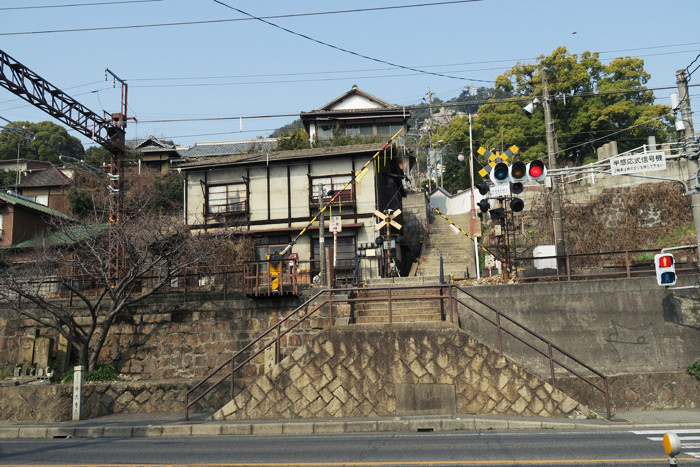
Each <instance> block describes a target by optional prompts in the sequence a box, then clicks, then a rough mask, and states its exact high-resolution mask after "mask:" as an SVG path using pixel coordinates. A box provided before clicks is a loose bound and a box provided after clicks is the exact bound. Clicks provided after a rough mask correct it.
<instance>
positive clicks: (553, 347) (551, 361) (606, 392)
mask: <svg viewBox="0 0 700 467" xmlns="http://www.w3.org/2000/svg"><path fill="white" fill-rule="evenodd" d="M449 287H454V288H455V289H456V290H459V291H460V292H462V293H464V294H465V295H467V296H468V297H470V298H471V299H473V300H475V301H476V302H478V303H479V304H481V305H483V306H485V307H486V308H488V309H489V310H491V311H493V312H494V313H496V320H495V321H494V320H492V319H491V318H489V317H488V316H486V315H484V314H483V313H481V312H479V311H478V310H476V309H474V308H472V307H471V306H469V305H468V304H466V303H464V302H463V301H462V300H460V299H459V298H457V297H456V294H452V299H453V300H455V301H456V302H457V303H459V304H461V305H462V306H464V307H465V308H467V309H468V310H470V311H472V312H473V313H475V314H477V315H478V316H479V317H481V318H483V319H485V320H486V321H488V322H489V323H491V324H493V325H494V326H496V328H497V330H498V346H499V349H498V351H499V353H500V354H503V338H502V333H503V332H505V333H506V334H508V335H510V336H511V337H514V338H515V339H517V340H518V341H520V342H521V343H523V344H525V345H526V346H528V347H529V348H531V349H532V350H534V351H535V352H537V353H539V354H540V355H542V356H544V357H547V358H548V359H549V367H550V373H551V381H552V387H553V388H556V387H557V386H556V377H555V374H554V364H557V365H559V366H560V367H562V368H563V369H565V370H566V371H568V372H569V373H571V374H573V375H574V376H576V377H577V378H579V379H581V380H582V381H584V382H585V383H587V384H589V385H591V386H593V388H595V389H597V390H598V391H600V392H602V393H603V395H604V397H605V409H606V413H607V418H608V420H609V419H610V417H611V408H610V392H609V390H608V379H607V377H606V376H605V375H604V374H603V373H601V372H600V371H598V370H595V369H594V368H592V367H591V366H589V365H588V364H586V363H584V362H583V361H581V360H579V359H578V358H576V357H574V356H573V355H571V354H570V353H569V352H567V351H565V350H564V349H562V348H561V347H559V346H558V345H556V344H553V343H552V342H551V341H550V340H549V339H546V338H544V337H542V336H540V335H539V334H537V333H536V332H535V331H533V330H531V329H530V328H528V327H527V326H525V325H523V324H521V323H520V322H518V321H517V320H515V319H514V318H511V317H510V316H508V315H507V314H505V313H503V312H501V311H499V310H497V309H496V308H494V307H492V306H491V305H489V304H487V303H486V302H484V301H483V300H481V299H480V298H478V297H476V296H475V295H474V294H472V293H470V292H468V291H467V290H465V289H463V288H462V287H460V286H458V285H454V284H450V285H449ZM501 318H503V319H505V320H507V321H509V322H510V323H512V324H513V325H514V326H516V327H518V328H520V329H522V330H523V331H525V332H526V333H528V334H529V335H531V336H533V337H535V338H537V339H538V340H539V341H541V342H542V343H544V344H546V345H547V350H548V351H547V352H546V353H545V352H544V351H542V350H541V349H539V348H537V347H536V346H534V344H531V343H530V342H528V341H527V340H526V339H524V338H522V337H521V336H518V335H516V334H514V333H513V332H512V331H510V330H508V329H506V328H504V327H503V324H502V323H501ZM554 350H556V351H557V352H559V353H561V354H562V355H564V356H565V357H566V358H568V359H570V360H571V361H574V362H576V363H577V364H579V365H581V366H582V367H583V368H585V369H586V370H588V371H590V372H591V373H593V374H594V375H596V376H598V377H599V378H601V379H602V381H603V387H602V388H601V387H600V386H598V385H597V384H595V383H594V382H593V381H592V380H591V379H589V378H587V377H585V376H583V375H581V374H579V373H578V372H576V371H575V370H574V369H572V368H570V367H569V366H568V365H567V364H566V363H564V362H562V361H559V360H558V359H556V358H555V356H554Z"/></svg>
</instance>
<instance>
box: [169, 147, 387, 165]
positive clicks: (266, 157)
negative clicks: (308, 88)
mask: <svg viewBox="0 0 700 467" xmlns="http://www.w3.org/2000/svg"><path fill="white" fill-rule="evenodd" d="M382 146H383V144H382V143H373V144H356V145H353V146H332V147H321V148H311V149H295V150H293V151H274V152H269V153H268V152H259V153H255V154H226V155H221V156H212V157H206V158H196V157H195V158H183V159H182V160H180V161H177V162H175V164H174V165H173V166H174V167H178V168H183V169H187V168H199V167H206V166H217V165H242V164H255V163H265V162H272V161H280V160H289V159H304V158H317V157H329V156H337V155H345V154H361V153H374V152H376V151H379V150H380V149H381V148H382Z"/></svg>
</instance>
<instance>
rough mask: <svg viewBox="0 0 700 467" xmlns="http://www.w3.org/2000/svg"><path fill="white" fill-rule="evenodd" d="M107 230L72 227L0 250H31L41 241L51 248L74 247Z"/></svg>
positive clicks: (105, 225) (102, 226) (83, 226)
mask: <svg viewBox="0 0 700 467" xmlns="http://www.w3.org/2000/svg"><path fill="white" fill-rule="evenodd" d="M108 228H109V224H95V225H73V226H69V227H66V228H64V229H62V230H53V231H51V232H49V233H45V234H43V235H41V236H39V237H35V238H30V239H29V240H25V241H23V242H19V243H16V244H14V245H0V249H22V248H33V247H34V246H35V245H36V243H37V241H39V239H41V241H42V242H43V243H45V244H46V245H51V246H66V245H75V244H76V243H80V242H82V241H83V240H86V239H88V238H90V237H92V236H94V235H97V234H99V233H102V232H104V231H105V230H107V229H108Z"/></svg>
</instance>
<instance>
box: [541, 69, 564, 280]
mask: <svg viewBox="0 0 700 467" xmlns="http://www.w3.org/2000/svg"><path fill="white" fill-rule="evenodd" d="M542 101H543V102H542V107H543V109H544V124H545V132H546V135H547V155H548V163H549V169H554V168H556V154H557V153H558V152H559V146H558V144H557V134H556V132H555V131H554V122H553V121H552V109H551V107H550V100H549V87H548V86H547V73H546V72H545V71H544V70H542ZM549 180H550V181H551V182H552V217H553V219H552V220H553V224H554V244H555V248H556V252H557V273H558V274H565V273H566V259H565V256H566V246H565V244H564V229H563V222H562V216H561V191H560V187H559V183H557V179H556V177H550V178H549Z"/></svg>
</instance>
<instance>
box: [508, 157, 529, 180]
mask: <svg viewBox="0 0 700 467" xmlns="http://www.w3.org/2000/svg"><path fill="white" fill-rule="evenodd" d="M510 180H511V181H512V182H514V183H517V182H520V183H522V182H524V181H526V180H527V165H526V164H525V162H523V161H515V162H513V163H512V164H511V165H510Z"/></svg>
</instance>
